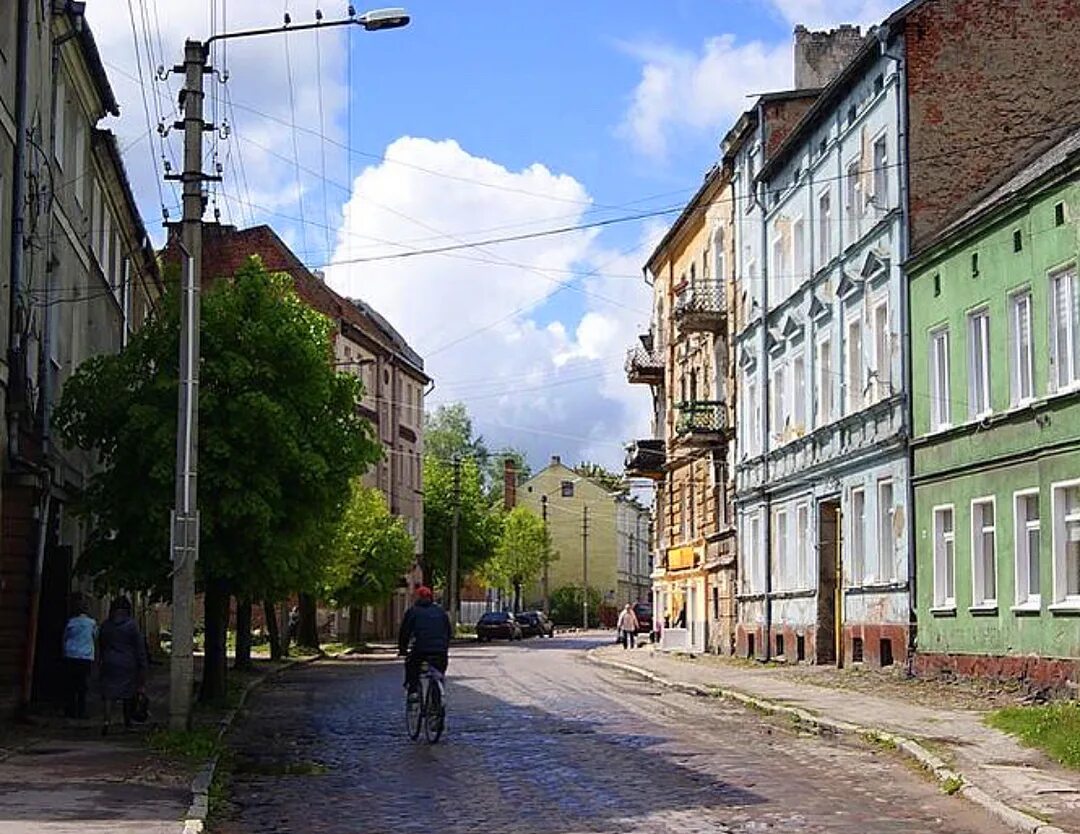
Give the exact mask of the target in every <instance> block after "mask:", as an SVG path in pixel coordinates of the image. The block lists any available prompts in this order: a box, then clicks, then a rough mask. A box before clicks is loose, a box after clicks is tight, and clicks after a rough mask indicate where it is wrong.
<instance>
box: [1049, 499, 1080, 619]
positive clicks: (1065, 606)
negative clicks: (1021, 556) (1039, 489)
mask: <svg viewBox="0 0 1080 834" xmlns="http://www.w3.org/2000/svg"><path fill="white" fill-rule="evenodd" d="M1070 489H1080V479H1077V480H1072V481H1059V482H1056V483H1052V484H1050V513H1051V516H1050V517H1051V524H1052V525H1053V537H1052V541H1053V558H1054V597H1053V599H1054V602H1053V604H1052V605H1050V610H1051V611H1080V593H1076V594H1070V593H1069V592H1068V591H1069V589H1068V565H1067V563H1066V557H1067V554H1066V549H1065V548H1066V545H1067V544H1068V543H1067V542H1066V541H1065V532H1066V525H1067V524H1070V523H1074V522H1076V521H1078V520H1080V510H1078V511H1077V512H1076V513H1073V514H1068V515H1067V514H1065V512H1064V510H1065V493H1066V492H1067V491H1068V490H1070ZM1040 513H1041V508H1040ZM1078 590H1080V589H1078Z"/></svg>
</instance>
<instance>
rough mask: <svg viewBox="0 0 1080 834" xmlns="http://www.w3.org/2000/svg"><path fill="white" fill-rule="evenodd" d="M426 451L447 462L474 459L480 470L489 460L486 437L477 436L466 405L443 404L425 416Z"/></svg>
mask: <svg viewBox="0 0 1080 834" xmlns="http://www.w3.org/2000/svg"><path fill="white" fill-rule="evenodd" d="M424 452H425V453H426V454H428V455H430V456H431V457H434V458H438V459H439V460H442V461H445V462H446V463H449V462H450V461H452V460H453V459H454V455H457V456H458V457H461V458H471V459H473V460H475V461H476V462H477V464H478V465H479V466H480V467H485V466H486V465H487V460H488V450H487V446H486V445H485V444H484V438H482V437H473V425H472V418H471V417H470V416H469V411H468V409H467V408H466V407H465V404H464V403H450V404H448V405H440V406H439V407H438V408H437V409H436V410H435V412H434V413H430V412H429V413H428V414H425V415H424Z"/></svg>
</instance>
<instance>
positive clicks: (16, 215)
mask: <svg viewBox="0 0 1080 834" xmlns="http://www.w3.org/2000/svg"><path fill="white" fill-rule="evenodd" d="M18 2H19V8H18V11H17V17H16V24H15V27H16V34H15V152H14V157H13V159H12V165H11V170H12V172H13V173H14V176H13V177H12V181H11V253H10V273H11V277H10V283H11V297H10V299H9V309H8V386H7V387H8V393H9V394H10V392H11V388H12V385H11V381H12V376H15V379H16V383H17V386H19V387H21V388H22V390H21V391H18V394H17V396H19V397H22V396H24V394H25V385H24V384H21V383H19V382H18V380H19V378H20V377H21V372H19V371H18V370H17V369H18V368H20V367H21V364H22V349H21V346H20V341H19V335H20V333H21V331H22V294H23V286H22V284H23V282H22V274H23V250H24V248H25V246H26V240H25V237H26V231H25V229H26V144H27V142H26V134H27V130H28V127H29V125H28V124H27V118H26V100H27V98H28V97H29V89H28V88H29V80H28V73H27V67H28V65H29V54H28V53H29V51H30V0H18ZM8 423H9V428H8V431H9V434H8V446H9V450H10V451H11V452H13V453H14V452H17V450H18V424H17V421H16V420H15V419H14V418H13V417H12V412H11V409H10V406H9V408H8Z"/></svg>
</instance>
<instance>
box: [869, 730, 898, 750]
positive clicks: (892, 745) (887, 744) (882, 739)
mask: <svg viewBox="0 0 1080 834" xmlns="http://www.w3.org/2000/svg"><path fill="white" fill-rule="evenodd" d="M862 740H863V741H865V742H866V743H867V744H869V745H871V746H873V747H879V748H881V749H882V750H896V749H897V744H896V741H895V739H892V738H888V737H886V736H883V735H881V734H879V733H875V732H873V731H867V732H865V733H863V734H862Z"/></svg>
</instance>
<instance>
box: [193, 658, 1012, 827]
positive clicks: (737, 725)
mask: <svg viewBox="0 0 1080 834" xmlns="http://www.w3.org/2000/svg"><path fill="white" fill-rule="evenodd" d="M588 645H590V643H589V642H588V641H587V640H585V639H561V638H560V639H555V640H543V641H540V640H532V641H527V642H525V643H519V644H513V645H485V646H478V645H469V646H460V647H455V648H454V651H453V652H452V654H451V664H450V671H449V677H450V683H449V702H448V706H449V724H448V730H447V735H446V737H445V738H444V741H443V742H441V743H440V744H438V745H437V746H434V747H431V746H428V745H426V744H424V743H422V742H421V743H414V742H411V741H409V739H408V738H407V736H406V735H405V732H404V715H403V705H402V692H401V671H400V665H399V662H398V661H396V660H395V659H392V658H389V657H388V658H385V659H384V660H375V661H372V660H371V659H365V660H345V661H333V662H325V663H320V664H317V665H315V666H308V667H302V668H299V669H296V670H294V671H292V672H289V673H286V674H285V675H284V676H282V677H281V678H279V679H277V680H276V681H275V682H274V683H271V684H269V685H267V686H266V687H265V688H264V689H262V690H261V691H260V692H259V694H258V695H256V697H255V699H254V700H253V702H252V705H251V712H250V714H249V715H248V716H247V718H246V719H245V720H244V721H242V722H241V723H240V725H239V726H238V727H237V728H236V729H235V730H234V731H233V734H232V736H231V742H232V744H233V746H234V749H235V753H236V759H235V773H234V776H233V779H232V790H231V802H230V804H229V806H228V807H227V808H226V809H225V812H224V815H223V818H219V819H218V820H217V821H216V822H215V824H214V827H213V829H212V830H213V831H214V832H217V833H218V834H279V833H280V834H284V832H290V834H292V832H297V834H299V833H300V832H303V833H304V834H359V832H365V834H367V832H379V834H382V832H425V834H429V832H430V833H432V834H434V832H448V834H458V833H459V832H460V834H465V832H469V834H473V832H492V834H503V833H504V832H505V833H506V834H517V832H522V834H525V832H529V833H530V834H577V833H578V832H622V834H627V832H649V834H669V833H670V834H676V832H678V834H698V833H699V832H738V833H739V834H742V832H769V831H775V832H851V834H856V833H857V834H868V832H872V833H873V834H887V833H888V832H964V834H967V832H970V833H971V834H975V832H978V833H979V834H998V832H1003V831H1004V829H1002V828H1000V827H998V826H997V825H996V824H995V823H993V822H992V821H991V820H990V819H989V818H987V817H986V816H985V815H984V814H983V813H982V812H981V811H979V810H978V809H975V808H973V807H971V806H969V805H968V804H967V803H966V802H965V801H964V800H962V799H960V798H958V797H949V796H945V795H943V794H941V793H940V792H939V791H938V789H937V788H936V787H935V786H934V785H933V784H931V782H930V781H929V780H928V779H927V778H925V777H923V776H921V775H919V774H917V773H915V772H914V771H913V770H912V769H911V767H910V766H909V765H908V764H907V763H905V762H904V761H903V760H901V759H900V758H898V757H897V756H896V754H894V753H892V752H890V751H885V750H874V749H871V748H867V747H865V746H863V745H860V744H847V743H838V742H835V741H831V740H828V739H823V738H820V737H817V736H813V735H806V734H799V733H796V732H795V730H794V729H793V728H792V726H791V725H790V724H788V723H785V722H782V721H777V720H773V719H764V718H762V717H760V716H758V715H756V714H755V713H752V712H748V711H746V710H745V709H743V708H741V707H737V706H734V705H731V704H727V703H725V702H720V701H715V700H712V699H703V698H694V697H691V696H686V695H680V694H676V693H670V692H667V691H662V690H660V689H659V688H658V687H656V686H654V685H651V684H648V683H645V682H642V681H639V680H636V679H634V678H631V677H629V676H624V675H622V674H621V673H617V672H611V671H607V670H601V669H598V668H597V667H595V666H593V665H591V664H589V663H588V662H587V661H586V660H585V658H584V656H583V649H584V648H586V647H587V646H588Z"/></svg>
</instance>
